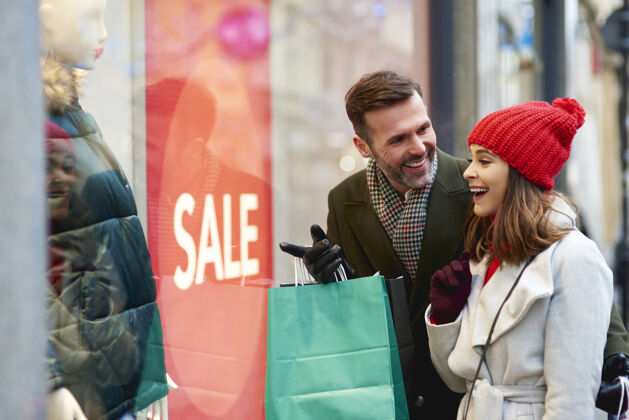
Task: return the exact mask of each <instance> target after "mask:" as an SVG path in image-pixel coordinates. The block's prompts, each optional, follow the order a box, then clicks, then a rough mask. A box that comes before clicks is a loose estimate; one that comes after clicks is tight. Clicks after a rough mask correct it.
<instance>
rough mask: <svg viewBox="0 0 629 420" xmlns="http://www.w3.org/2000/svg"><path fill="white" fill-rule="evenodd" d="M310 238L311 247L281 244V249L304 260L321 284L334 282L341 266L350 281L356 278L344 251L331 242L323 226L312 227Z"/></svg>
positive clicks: (287, 243) (309, 270)
mask: <svg viewBox="0 0 629 420" xmlns="http://www.w3.org/2000/svg"><path fill="white" fill-rule="evenodd" d="M310 236H311V237H312V246H311V247H305V246H300V245H295V244H291V243H289V242H280V249H281V250H282V251H284V252H287V253H289V254H290V255H292V256H294V257H299V258H302V259H303V260H304V265H305V266H306V269H307V270H308V272H309V273H310V275H312V277H314V278H315V280H317V281H318V282H319V283H330V282H331V281H334V280H335V278H334V272H335V271H336V269H337V268H338V267H339V266H341V265H342V266H343V269H344V270H345V274H346V276H347V278H348V279H351V278H353V277H354V270H353V269H352V267H351V266H350V265H349V264H348V263H347V261H345V258H343V249H341V247H340V246H338V245H336V244H335V243H333V242H332V241H330V239H329V238H328V236H327V235H326V234H325V232H324V231H323V229H321V226H319V225H312V226H311V227H310Z"/></svg>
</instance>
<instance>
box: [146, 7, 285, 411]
mask: <svg viewBox="0 0 629 420" xmlns="http://www.w3.org/2000/svg"><path fill="white" fill-rule="evenodd" d="M145 8H146V10H145V12H146V13H145V16H146V21H145V34H146V92H145V99H146V146H147V148H146V153H147V156H146V161H147V194H148V196H147V203H148V242H149V250H150V252H151V259H152V264H153V271H154V274H155V277H156V282H157V287H158V295H157V302H158V305H159V308H160V313H161V316H162V327H163V334H164V351H165V361H166V370H167V373H168V375H169V376H170V377H171V379H172V380H173V381H174V383H175V384H176V385H177V388H176V389H172V390H171V391H170V392H169V394H168V409H169V410H168V411H169V416H170V417H172V418H175V419H241V418H246V419H262V418H263V417H264V380H265V362H266V296H267V294H266V291H267V290H266V289H267V288H268V287H269V286H270V284H271V277H272V249H273V246H272V205H271V204H272V195H271V186H270V180H271V162H270V155H271V153H270V147H271V145H270V99H269V70H268V54H269V16H268V0H261V1H253V0H251V1H239V2H232V1H228V0H224V1H211V2H207V1H201V0H180V1H176V2H172V1H168V0H146V2H145Z"/></svg>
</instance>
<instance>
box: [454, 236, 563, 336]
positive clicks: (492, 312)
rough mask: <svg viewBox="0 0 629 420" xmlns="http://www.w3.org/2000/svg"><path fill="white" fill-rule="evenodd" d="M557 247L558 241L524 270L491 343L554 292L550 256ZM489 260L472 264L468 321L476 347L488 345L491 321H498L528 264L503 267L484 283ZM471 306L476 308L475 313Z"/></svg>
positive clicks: (497, 324) (498, 322) (467, 309)
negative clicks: (514, 284) (519, 277)
mask: <svg viewBox="0 0 629 420" xmlns="http://www.w3.org/2000/svg"><path fill="white" fill-rule="evenodd" d="M555 246H557V243H555V244H553V245H551V247H550V248H549V249H547V250H545V251H544V252H542V253H541V254H539V255H538V256H537V257H536V258H535V260H533V262H532V263H531V264H530V265H529V266H528V267H526V269H525V270H524V272H523V273H522V277H521V279H520V282H519V283H518V285H517V286H516V287H515V289H514V291H513V293H512V295H511V297H510V298H509V300H508V301H507V303H506V304H505V306H504V308H503V309H502V311H501V312H500V316H499V317H498V321H497V322H496V327H495V329H494V333H493V335H492V339H491V342H490V344H491V343H494V342H495V341H496V340H498V339H499V338H500V337H501V336H502V335H504V334H505V333H507V332H508V331H509V330H511V329H512V328H513V327H514V326H515V325H517V324H518V323H519V322H520V321H521V320H522V318H524V317H525V316H526V314H527V312H528V311H529V309H530V308H531V307H532V306H533V304H534V303H535V302H536V301H538V300H539V299H543V298H546V297H549V296H551V295H552V294H553V291H554V284H553V277H552V273H551V264H550V258H551V256H552V253H553V251H552V250H553V249H554V247H555ZM489 263H490V261H489V257H486V258H485V259H483V261H481V262H480V263H472V264H471V265H470V270H471V272H472V276H473V278H472V282H473V284H472V290H471V292H470V297H469V299H468V302H470V303H471V305H469V304H468V306H467V308H466V311H467V316H468V317H469V320H468V322H470V325H471V331H472V345H473V346H484V345H485V342H486V341H487V336H488V335H489V330H490V328H491V324H492V323H493V322H494V318H495V316H496V314H497V313H498V309H499V308H500V305H502V302H503V301H504V299H505V297H506V296H507V293H509V290H510V289H511V286H512V285H513V282H514V281H515V279H516V278H517V276H518V274H520V272H521V271H522V269H523V268H524V266H525V264H526V263H525V262H523V263H522V264H520V265H518V266H514V265H505V266H503V267H502V268H501V269H499V270H498V271H496V272H495V273H494V274H493V276H492V277H491V280H490V281H489V282H487V284H486V285H484V286H483V282H484V279H485V274H486V273H487V268H488V267H489ZM474 302H476V305H474ZM470 306H471V307H472V308H474V309H473V310H472V311H471V312H470V310H469V307H470Z"/></svg>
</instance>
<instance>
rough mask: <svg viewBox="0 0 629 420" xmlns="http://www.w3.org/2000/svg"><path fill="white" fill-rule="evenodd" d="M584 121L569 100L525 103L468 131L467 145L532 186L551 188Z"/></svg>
mask: <svg viewBox="0 0 629 420" xmlns="http://www.w3.org/2000/svg"><path fill="white" fill-rule="evenodd" d="M584 120H585V111H584V110H583V108H582V107H581V105H579V103H578V102H577V101H576V100H575V99H572V98H557V99H555V100H554V101H553V103H552V105H549V104H548V103H547V102H543V101H531V102H526V103H523V104H520V105H515V106H512V107H509V108H505V109H501V110H500V111H496V112H493V113H491V114H489V115H487V116H486V117H485V118H483V119H482V120H480V121H479V122H478V123H476V125H475V126H474V128H473V129H472V131H471V132H470V134H469V136H468V138H467V145H468V146H471V145H472V144H477V145H479V146H483V147H485V148H487V149H489V150H491V151H492V152H494V153H495V154H496V155H498V156H500V157H501V158H502V159H504V160H505V161H506V162H507V163H508V164H509V165H510V166H512V167H513V168H514V169H515V170H517V171H518V172H519V173H520V174H521V175H522V176H524V178H526V179H528V180H529V181H531V182H532V183H533V184H535V185H538V186H540V187H542V188H544V189H552V188H553V187H554V186H555V181H554V179H555V176H557V174H558V173H559V171H560V170H561V168H562V167H563V165H564V163H566V160H568V156H569V155H570V146H571V144H572V139H573V138H574V135H575V133H576V132H577V129H578V128H579V127H581V126H582V125H583V122H584Z"/></svg>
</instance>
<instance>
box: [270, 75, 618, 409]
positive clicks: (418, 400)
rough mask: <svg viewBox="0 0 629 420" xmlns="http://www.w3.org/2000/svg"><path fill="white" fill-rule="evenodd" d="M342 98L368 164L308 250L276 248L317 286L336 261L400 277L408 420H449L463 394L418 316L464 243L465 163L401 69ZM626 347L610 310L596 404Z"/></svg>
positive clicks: (606, 401) (337, 194) (612, 396)
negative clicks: (454, 387)
mask: <svg viewBox="0 0 629 420" xmlns="http://www.w3.org/2000/svg"><path fill="white" fill-rule="evenodd" d="M345 104H346V111H347V115H348V117H349V119H350V120H351V122H352V124H353V126H354V131H355V135H354V138H353V141H354V145H355V146H356V148H357V149H358V151H359V152H360V154H361V156H363V157H365V158H369V163H368V165H367V168H366V169H365V170H363V171H360V172H358V173H356V174H354V175H352V176H350V177H348V178H347V179H345V180H344V181H342V182H341V183H340V184H339V185H337V186H336V187H335V188H333V189H332V190H331V191H330V193H329V196H328V210H329V213H328V220H327V223H328V232H327V236H326V235H325V234H324V233H323V231H322V230H321V229H320V228H318V226H313V227H312V229H311V233H312V237H313V242H314V243H313V246H312V247H308V248H305V247H299V246H296V245H293V244H288V243H282V244H280V247H281V248H282V250H284V251H286V252H288V253H290V254H292V255H296V256H302V257H303V259H304V262H305V264H306V267H307V268H308V270H309V271H310V272H311V274H313V276H314V277H315V278H316V279H317V280H318V281H319V282H323V283H326V282H328V281H330V277H331V276H332V275H333V273H334V271H335V270H336V268H337V267H338V266H339V265H343V266H344V268H345V271H346V272H349V273H351V274H353V276H354V277H363V276H370V275H373V274H374V273H375V272H378V271H379V272H380V274H382V275H383V276H384V277H385V278H396V277H398V276H403V277H404V280H405V285H406V293H407V298H408V308H409V315H410V321H411V328H412V332H413V339H414V342H415V354H414V360H412V361H411V362H410V363H407V364H405V365H404V366H403V371H404V372H403V373H404V380H405V387H406V394H407V402H408V408H409V414H410V417H411V419H420V418H421V419H447V418H452V419H453V418H456V410H457V407H458V404H459V399H460V397H461V395H459V394H455V393H453V392H452V391H450V390H449V389H448V388H447V386H446V385H445V384H444V383H443V381H442V380H441V378H440V377H439V375H438V374H437V372H436V371H435V369H434V367H433V366H432V363H431V361H430V353H429V350H428V338H427V336H426V328H425V325H424V322H423V314H424V312H425V310H426V308H427V306H428V303H429V297H428V295H429V290H430V277H431V276H432V274H433V273H434V272H435V271H436V270H438V269H440V268H441V267H443V266H444V265H445V264H447V263H449V262H450V261H451V260H452V259H453V258H456V257H457V256H458V254H459V252H460V251H461V249H462V239H463V236H462V234H463V223H464V221H465V218H466V216H467V212H468V209H469V206H470V203H471V194H470V192H469V189H468V183H467V181H465V179H463V176H462V173H463V171H464V170H465V168H466V167H467V164H468V163H467V162H466V161H465V160H461V159H456V158H454V157H452V156H450V155H448V154H446V153H444V152H442V151H441V150H439V149H438V148H437V144H436V134H435V131H434V129H433V126H432V123H431V121H430V118H429V116H428V114H427V111H426V106H425V104H424V101H423V98H422V91H421V87H420V86H419V84H418V83H416V82H415V81H413V80H412V79H410V78H408V77H406V76H402V75H399V74H396V73H394V72H390V71H380V72H375V73H371V74H367V75H365V76H363V77H362V78H361V79H360V80H359V81H358V82H357V83H356V84H354V86H352V87H351V88H350V90H349V91H348V92H347V95H346V96H345ZM624 354H629V335H628V334H627V331H626V330H625V328H624V326H623V324H622V320H621V318H620V316H619V314H618V311H617V310H616V309H615V308H612V322H611V325H610V328H609V332H608V341H607V346H606V348H605V355H606V356H612V357H611V358H610V357H607V359H606V363H605V366H604V372H603V380H604V382H603V384H602V386H601V391H600V392H599V402H601V404H602V406H604V407H605V408H606V409H608V410H610V411H611V410H613V411H614V412H615V411H616V409H617V407H618V396H619V395H620V392H619V389H620V383H619V381H617V382H614V384H613V385H612V384H609V383H608V382H607V381H609V382H611V381H612V380H613V379H617V378H616V377H617V376H618V375H619V374H623V375H627V373H629V363H627V358H626V357H625V356H624ZM606 368H607V369H608V371H606V370H605V369H606ZM612 378H613V379H612ZM614 402H615V404H616V405H615V408H612V407H614Z"/></svg>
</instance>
